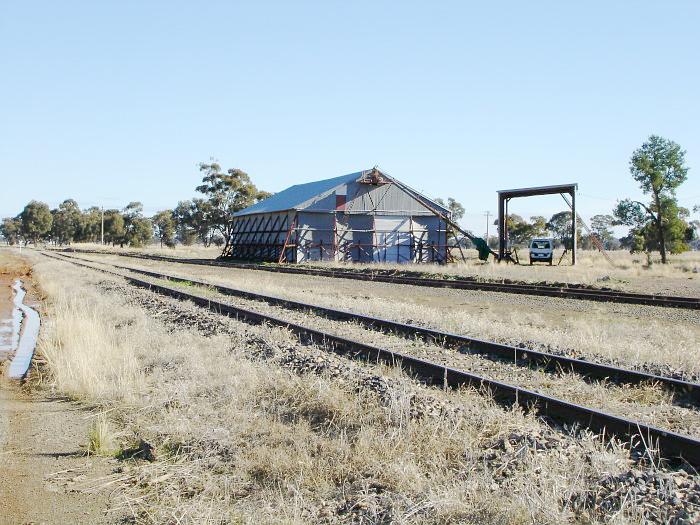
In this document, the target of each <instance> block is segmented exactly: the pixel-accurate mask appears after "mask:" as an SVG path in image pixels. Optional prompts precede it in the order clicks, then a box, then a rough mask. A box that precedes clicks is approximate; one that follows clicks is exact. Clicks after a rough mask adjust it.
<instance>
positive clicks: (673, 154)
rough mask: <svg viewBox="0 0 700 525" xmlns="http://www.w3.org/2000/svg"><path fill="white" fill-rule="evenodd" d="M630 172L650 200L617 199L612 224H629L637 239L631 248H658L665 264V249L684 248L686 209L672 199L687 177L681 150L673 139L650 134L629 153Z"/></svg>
mask: <svg viewBox="0 0 700 525" xmlns="http://www.w3.org/2000/svg"><path fill="white" fill-rule="evenodd" d="M630 173H631V174H632V178H633V179H634V180H635V181H637V182H638V183H639V187H640V188H641V190H642V192H643V193H644V194H645V195H649V197H650V202H649V203H647V204H644V203H642V202H639V201H634V200H631V199H625V200H623V201H620V202H618V204H617V207H616V208H615V210H614V211H613V215H614V216H615V223H616V224H623V225H625V226H630V227H631V232H630V233H631V234H632V236H633V237H634V238H637V239H636V240H635V242H634V243H633V249H634V250H637V249H640V251H641V250H643V251H647V252H650V251H653V250H658V251H659V252H660V253H661V262H662V263H664V264H665V263H666V262H667V256H666V253H667V251H669V250H670V251H671V253H679V252H682V251H685V250H687V249H688V246H687V244H686V241H687V236H688V228H689V226H688V224H687V222H685V220H684V217H683V215H684V214H685V217H687V215H688V214H687V211H688V210H686V209H685V208H680V207H679V206H678V202H677V201H676V189H677V188H678V186H680V185H681V184H683V182H685V180H686V179H687V178H688V167H687V166H686V165H685V151H684V150H682V149H681V147H680V146H679V145H678V144H676V143H675V142H673V141H670V140H667V139H665V138H663V137H659V136H657V135H652V136H650V137H649V139H648V140H647V141H646V142H645V143H644V144H642V146H641V147H640V148H639V149H637V150H635V151H634V153H633V154H632V158H631V159H630Z"/></svg>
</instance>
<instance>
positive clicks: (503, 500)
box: [35, 260, 641, 524]
mask: <svg viewBox="0 0 700 525" xmlns="http://www.w3.org/2000/svg"><path fill="white" fill-rule="evenodd" d="M35 273H36V275H37V278H38V279H39V281H40V283H41V284H42V286H44V289H45V291H46V295H47V309H48V314H49V317H50V318H51V319H52V321H51V323H50V324H49V325H48V326H47V327H46V330H45V336H44V340H43V342H42V351H43V352H44V353H45V354H46V355H47V356H51V357H50V359H49V363H50V365H51V371H52V374H53V378H54V381H55V386H56V388H58V389H60V390H62V391H66V392H68V393H70V394H71V395H72V396H74V397H77V398H80V399H84V400H86V401H89V402H97V403H99V404H101V405H103V406H104V407H110V408H111V411H110V421H111V424H114V425H118V427H119V431H120V434H121V435H123V436H125V437H124V438H123V440H124V443H123V444H122V445H121V446H122V448H123V447H126V446H128V443H134V442H138V441H139V440H146V441H148V442H149V443H151V444H152V445H153V446H154V447H155V456H156V458H157V460H156V461H155V462H152V463H147V462H143V461H138V460H134V461H130V462H127V463H125V464H124V466H123V472H122V473H121V474H118V475H115V476H116V477H115V480H114V481H115V482H117V481H119V482H120V483H121V485H118V486H121V487H122V490H126V494H128V500H126V501H125V505H128V507H129V508H130V509H131V510H132V512H133V515H134V517H135V520H136V521H137V522H138V523H175V522H177V523H310V522H341V521H343V522H353V523H390V522H391V523H455V522H460V523H494V524H505V523H523V524H525V523H562V522H571V521H583V522H595V521H596V520H597V518H596V516H595V515H594V514H586V513H585V512H584V510H585V509H584V510H582V509H580V508H578V507H576V506H575V505H574V501H577V500H576V497H575V496H576V495H578V494H582V493H583V494H585V493H587V491H592V490H595V489H596V484H597V480H598V479H599V478H600V477H602V476H605V475H607V474H615V473H618V472H621V471H624V470H626V469H628V468H629V460H628V458H627V456H626V454H625V453H624V452H623V451H621V450H619V449H617V448H614V447H613V448H604V447H602V446H601V445H600V444H599V443H598V442H597V441H596V440H595V439H591V438H586V437H584V438H582V439H577V440H573V439H569V438H565V437H562V436H560V435H557V434H554V433H552V432H551V431H550V430H548V429H547V428H546V427H543V426H542V425H541V424H540V423H539V422H538V421H536V420H535V419H534V418H533V417H531V416H528V415H526V414H523V413H522V412H520V411H517V410H515V411H505V410H503V409H501V408H499V407H497V406H495V405H494V404H493V403H492V402H491V401H490V399H489V398H488V397H487V396H484V395H481V394H478V393H476V392H472V391H465V392H461V393H450V392H442V391H439V390H430V389H425V388H419V387H416V386H414V383H413V382H412V381H411V380H409V379H408V378H405V377H403V375H402V374H400V373H399V372H397V371H392V373H391V374H390V375H391V376H392V377H391V378H389V379H385V380H382V381H384V384H385V385H387V386H386V390H385V391H384V392H385V394H384V395H381V396H378V395H377V393H376V391H375V390H373V389H371V388H368V387H362V386H358V383H356V382H353V381H350V380H341V379H339V378H332V377H331V376H330V375H328V373H320V374H313V373H310V374H302V375H297V374H295V373H294V372H292V371H290V370H289V369H287V368H284V367H282V366H280V364H279V361H278V360H277V358H276V357H275V356H279V355H284V354H285V352H288V351H289V349H294V348H296V350H295V351H297V352H301V354H303V355H307V356H309V358H310V359H312V360H314V362H315V360H317V359H319V357H317V356H321V355H325V354H322V353H320V352H317V351H316V350H314V349H313V348H305V349H300V348H298V347H297V346H296V343H295V342H294V340H293V339H292V338H291V337H290V335H289V333H288V332H286V331H283V330H271V329H268V328H266V327H249V326H245V325H242V324H239V323H236V322H234V321H227V323H228V324H227V326H229V327H230V329H231V333H229V334H219V335H208V336H207V335H203V334H202V333H201V332H197V331H194V330H192V329H189V328H187V327H186V326H182V328H181V329H174V328H173V324H172V323H170V324H163V323H162V322H160V321H158V320H157V319H154V317H153V316H152V315H148V314H147V312H146V311H145V310H144V309H143V308H141V307H139V306H135V305H134V304H129V302H128V301H127V297H126V296H125V294H124V292H123V290H122V289H118V290H115V291H114V292H110V293H107V292H104V291H99V290H98V288H97V287H96V286H95V282H96V281H97V280H98V279H103V277H101V276H100V277H96V276H95V275H94V274H92V273H89V271H84V270H78V269H76V268H74V267H72V266H68V265H66V264H65V263H60V262H56V261H47V260H40V262H38V264H37V267H36V269H35ZM138 293H139V294H143V293H145V292H138ZM153 311H158V312H163V313H162V314H161V315H164V316H167V314H166V313H164V312H166V311H167V309H166V308H162V307H158V306H157V305H154V307H153ZM192 312H193V313H195V315H196V316H199V317H202V318H204V317H206V316H205V315H204V314H202V313H197V312H198V310H195V309H192ZM85 319H87V322H85V321H84V320H85ZM85 332H89V333H90V334H91V335H86V334H85ZM260 356H265V357H264V359H263V358H262V357H260ZM325 359H335V360H336V361H337V362H339V363H344V361H342V360H339V359H337V358H329V357H325ZM336 361H333V362H336ZM342 366H350V365H342ZM352 367H354V368H355V369H357V371H358V372H357V373H358V374H376V373H378V372H381V370H379V371H377V370H376V369H373V368H371V367H367V366H364V365H359V364H356V365H352ZM96 383H98V384H96ZM416 392H419V394H420V395H419V398H421V396H422V397H426V396H428V397H429V398H434V399H437V400H439V401H440V402H441V403H443V404H445V406H449V407H454V408H455V410H448V411H441V412H438V413H436V414H434V415H432V416H430V417H423V418H416V417H412V411H413V409H414V406H413V405H414V404H415V403H416V402H417V401H416V399H417V398H416ZM107 434H111V432H109V431H108V432H107ZM519 437H524V438H526V439H525V441H524V442H523V441H518V440H519V439H520V438H519ZM529 438H532V439H534V441H535V442H538V443H550V441H549V440H553V441H551V443H552V444H551V445H547V446H543V447H542V448H540V447H535V446H530V445H528V443H529V441H528V440H527V439H529ZM98 441H99V442H100V443H101V442H102V441H103V439H102V437H100V438H99V440H98ZM513 443H515V445H513ZM518 443H525V444H524V445H523V446H521V445H519V444H518ZM107 448H109V447H107ZM494 458H495V459H494ZM112 486H114V485H112ZM640 516H641V508H640V507H638V506H637V505H636V504H633V503H626V504H623V506H622V508H621V510H620V512H619V513H618V514H617V515H616V516H615V517H614V519H612V522H614V523H628V522H636V521H638V519H639V517H640Z"/></svg>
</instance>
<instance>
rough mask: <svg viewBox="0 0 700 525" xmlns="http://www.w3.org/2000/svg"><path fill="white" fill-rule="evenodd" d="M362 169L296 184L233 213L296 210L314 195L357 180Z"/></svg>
mask: <svg viewBox="0 0 700 525" xmlns="http://www.w3.org/2000/svg"><path fill="white" fill-rule="evenodd" d="M362 173H363V172H362V171H358V172H355V173H350V174H348V175H341V176H340V177H333V178H332V179H324V180H318V181H315V182H307V183H306V184H295V185H294V186H290V187H289V188H287V189H286V190H283V191H281V192H279V193H275V194H274V195H273V196H272V197H269V198H267V199H265V200H264V201H260V202H258V203H256V204H253V205H252V206H248V207H247V208H245V209H244V210H241V211H238V212H236V213H234V214H233V216H234V217H238V216H240V215H251V214H253V213H272V212H277V211H287V210H294V209H296V208H298V207H300V206H301V205H302V204H304V203H305V202H307V201H309V200H310V199H313V198H314V197H316V196H318V195H321V194H323V193H326V192H327V191H330V190H332V189H333V188H335V187H337V186H340V185H341V184H347V183H348V182H352V181H354V180H357V179H358V178H360V176H361V175H362Z"/></svg>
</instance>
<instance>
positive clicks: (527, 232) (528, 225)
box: [493, 213, 547, 245]
mask: <svg viewBox="0 0 700 525" xmlns="http://www.w3.org/2000/svg"><path fill="white" fill-rule="evenodd" d="M506 221H507V225H508V240H509V241H510V242H511V243H512V244H514V245H521V244H527V243H528V242H529V240H530V239H532V238H534V237H542V236H543V235H545V234H546V231H547V221H546V220H545V218H544V217H540V216H534V217H530V222H528V221H527V220H525V219H523V218H522V217H521V216H520V215H517V214H515V213H510V214H508V217H507V218H506ZM493 224H494V226H498V219H496V220H495V221H494V222H493Z"/></svg>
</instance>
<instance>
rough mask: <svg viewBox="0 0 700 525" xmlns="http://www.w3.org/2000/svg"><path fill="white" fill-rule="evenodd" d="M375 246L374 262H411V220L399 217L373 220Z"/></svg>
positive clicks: (391, 216)
mask: <svg viewBox="0 0 700 525" xmlns="http://www.w3.org/2000/svg"><path fill="white" fill-rule="evenodd" d="M374 228H375V231H376V242H377V245H376V246H375V248H374V260H375V262H390V263H407V262H411V242H412V239H411V219H409V218H408V217H403V216H400V215H397V216H394V215H383V216H378V217H375V218H374Z"/></svg>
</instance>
